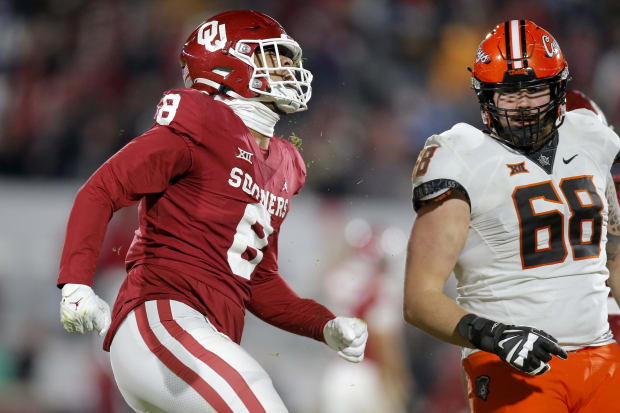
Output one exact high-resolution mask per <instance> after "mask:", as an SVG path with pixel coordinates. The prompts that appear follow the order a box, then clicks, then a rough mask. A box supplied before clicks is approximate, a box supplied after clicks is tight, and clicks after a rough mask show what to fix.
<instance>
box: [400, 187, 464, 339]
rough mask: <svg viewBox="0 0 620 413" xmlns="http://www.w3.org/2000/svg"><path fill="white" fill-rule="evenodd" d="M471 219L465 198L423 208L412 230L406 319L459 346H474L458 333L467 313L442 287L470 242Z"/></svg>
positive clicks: (406, 283)
mask: <svg viewBox="0 0 620 413" xmlns="http://www.w3.org/2000/svg"><path fill="white" fill-rule="evenodd" d="M469 219H470V212H469V204H468V203H467V202H466V201H465V200H464V199H462V198H456V199H447V200H445V201H444V202H441V203H434V204H427V205H426V206H423V207H422V208H421V209H420V210H419V211H418V216H417V218H416V220H415V222H414V225H413V228H412V230H411V237H410V239H409V245H408V247H407V248H408V251H407V263H406V273H405V297H404V316H405V320H406V321H407V322H409V323H411V324H413V325H414V326H416V327H418V328H420V329H422V330H424V331H426V332H427V333H429V334H431V335H433V336H435V337H437V338H438V339H440V340H443V341H445V342H448V343H452V344H456V345H460V346H471V344H470V343H469V342H468V341H466V340H465V339H464V338H463V337H461V336H460V335H459V333H458V332H457V330H456V325H457V324H458V322H459V320H460V319H461V318H462V317H463V316H464V315H466V314H467V313H466V311H465V310H464V309H462V308H461V307H460V306H458V305H457V304H456V303H455V302H454V301H453V300H452V299H451V298H450V297H448V296H446V295H444V294H443V288H444V285H445V282H446V280H447V279H448V277H449V276H450V273H451V272H452V270H453V269H454V266H455V265H456V263H457V260H458V257H459V254H460V252H461V250H462V249H463V246H464V244H465V241H466V239H467V234H468V231H469Z"/></svg>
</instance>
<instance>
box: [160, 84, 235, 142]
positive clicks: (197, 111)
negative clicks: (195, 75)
mask: <svg viewBox="0 0 620 413" xmlns="http://www.w3.org/2000/svg"><path fill="white" fill-rule="evenodd" d="M155 122H156V123H158V124H160V125H163V126H167V127H169V128H170V129H172V130H174V131H175V132H177V133H180V134H183V135H187V136H188V137H189V138H190V139H192V140H193V141H195V142H202V141H204V140H205V139H207V138H206V137H208V136H210V135H211V134H213V133H214V132H216V131H225V130H227V129H230V128H231V125H236V124H237V123H239V122H240V120H239V119H238V118H237V117H236V116H235V114H234V113H233V112H232V110H230V108H229V107H228V106H226V105H225V104H224V103H221V102H217V101H215V100H214V99H213V97H212V96H210V95H209V94H207V93H205V92H202V91H199V90H196V89H172V90H168V91H166V92H164V94H163V96H162V98H161V100H160V101H159V104H158V105H157V110H156V112H155Z"/></svg>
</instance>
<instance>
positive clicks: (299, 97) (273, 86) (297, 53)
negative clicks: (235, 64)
mask: <svg viewBox="0 0 620 413" xmlns="http://www.w3.org/2000/svg"><path fill="white" fill-rule="evenodd" d="M251 50H254V53H253V54H252V55H248V52H249V51H251ZM230 54H231V55H232V56H234V57H236V58H238V59H240V60H242V61H243V62H245V63H246V64H248V65H249V66H251V68H252V74H251V76H250V81H249V90H250V91H252V92H254V93H256V94H258V95H259V96H258V98H256V100H259V101H261V102H273V103H274V104H275V106H276V107H277V108H278V109H279V110H280V111H282V112H284V113H294V112H300V111H303V110H306V109H308V101H309V100H310V97H311V96H312V87H311V86H310V83H311V82H312V73H310V71H309V70H307V69H304V68H303V65H302V58H301V48H300V47H299V45H298V44H297V42H295V41H294V40H291V39H286V38H281V39H261V40H239V41H238V42H237V44H236V46H235V48H234V49H232V50H231V51H230ZM282 56H285V57H288V58H289V59H290V60H291V61H292V65H286V66H285V65H282V59H281V57H282Z"/></svg>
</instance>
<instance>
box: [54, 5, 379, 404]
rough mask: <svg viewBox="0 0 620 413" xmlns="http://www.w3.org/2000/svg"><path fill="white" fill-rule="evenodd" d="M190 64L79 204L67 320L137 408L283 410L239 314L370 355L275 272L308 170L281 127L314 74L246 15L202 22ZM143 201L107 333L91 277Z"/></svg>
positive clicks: (306, 95)
mask: <svg viewBox="0 0 620 413" xmlns="http://www.w3.org/2000/svg"><path fill="white" fill-rule="evenodd" d="M181 65H182V68H183V79H184V81H185V85H186V86H187V88H185V89H176V90H170V91H168V92H165V93H164V95H163V97H162V98H161V101H160V102H159V105H158V107H157V111H156V114H155V124H154V125H153V127H152V128H151V129H150V130H148V131H147V132H146V133H144V134H143V135H142V136H140V137H138V138H136V139H134V140H133V141H132V142H130V143H129V144H128V145H127V146H125V147H124V148H123V149H121V150H120V151H119V152H118V153H117V154H115V155H114V156H113V157H111V158H110V159H109V160H108V161H106V162H105V163H104V164H103V165H102V166H101V167H100V168H99V169H98V170H97V171H96V172H95V173H94V174H93V176H91V177H90V179H89V180H88V181H87V182H86V183H85V184H84V186H83V187H82V188H81V189H80V190H79V192H78V194H77V196H76V199H75V203H74V205H73V209H72V211H71V215H70V217H69V222H68V226H67V234H66V239H65V245H64V250H63V253H62V258H61V264H60V275H59V277H58V286H59V287H62V300H61V321H62V324H63V325H64V327H65V329H67V330H68V331H70V332H80V333H83V332H85V331H92V330H95V331H98V332H99V333H100V334H101V335H105V340H104V344H103V347H104V349H105V350H108V351H110V359H111V364H112V370H113V372H114V377H115V379H116V382H117V384H118V387H119V389H120V391H121V393H122V394H123V396H124V398H125V400H126V401H127V403H128V404H129V405H130V406H131V407H132V408H133V409H134V410H136V411H140V412H151V411H157V412H161V411H165V412H179V411H183V412H198V411H200V412H206V411H208V412H220V413H221V412H241V411H249V412H253V413H254V412H270V413H271V412H285V411H287V410H286V407H285V406H284V404H283V402H282V400H281V399H280V397H279V395H278V394H277V393H276V391H275V390H274V388H273V385H272V383H271V380H270V378H269V376H268V375H267V373H266V372H265V371H264V370H263V368H262V367H261V366H260V365H259V364H258V363H257V362H256V361H255V360H254V359H253V358H252V357H251V356H250V355H249V354H248V353H247V352H245V351H244V350H243V349H242V348H241V347H240V346H239V343H240V341H241V334H242V331H243V322H244V315H245V310H246V309H248V310H250V311H251V312H252V313H253V314H255V315H256V316H258V317H259V318H261V319H262V320H264V321H266V322H268V323H270V324H273V325H274V326H277V327H280V328H282V329H285V330H287V331H290V332H292V333H295V334H299V335H304V336H307V337H311V338H314V339H315V340H318V341H321V342H325V343H326V344H327V345H329V347H331V348H333V349H334V350H336V351H338V354H339V355H340V356H341V357H343V358H345V359H346V360H348V361H351V362H359V361H361V360H362V358H363V355H364V348H365V344H366V338H367V335H368V334H367V330H366V324H365V323H364V322H363V321H362V320H360V319H357V318H348V317H335V316H334V315H333V314H332V313H331V312H330V311H329V310H328V309H327V308H325V307H323V306H322V305H320V304H318V303H316V302H315V301H313V300H309V299H303V298H300V297H299V296H297V295H296V294H295V293H294V292H293V291H292V290H291V289H290V288H289V286H288V285H287V284H286V282H285V281H284V280H283V279H282V277H281V276H280V274H279V271H278V263H277V251H278V233H279V230H280V226H281V225H282V222H283V221H284V218H285V217H286V215H287V214H288V213H289V211H290V208H291V198H292V196H293V195H295V194H296V193H297V192H299V190H300V189H301V187H302V186H303V184H304V181H305V176H306V168H305V165H304V162H303V160H302V158H301V156H300V155H299V153H298V152H297V150H296V149H295V147H294V146H293V145H292V144H290V143H289V142H287V141H284V140H282V139H278V138H273V134H274V133H273V130H274V126H275V124H276V123H277V121H278V120H279V119H280V117H281V116H282V115H284V114H289V113H294V112H298V111H302V110H305V109H307V103H308V101H309V99H310V95H311V86H310V83H311V80H312V75H311V73H310V72H309V71H308V70H306V69H304V68H303V66H302V55H301V48H300V47H299V45H298V44H297V42H295V41H294V40H293V39H292V38H291V37H290V36H289V35H288V34H286V32H285V31H284V29H283V28H282V26H280V24H278V22H276V21H275V20H273V19H272V18H270V17H268V16H266V15H264V14H261V13H258V12H255V11H250V10H241V11H231V12H226V13H222V14H219V15H217V16H214V17H212V18H210V19H208V20H206V21H204V22H203V23H201V24H200V25H199V26H198V28H197V29H196V30H195V31H194V32H193V33H192V34H191V35H190V36H189V37H188V39H187V42H186V43H185V45H184V46H183V49H182V52H181ZM135 202H140V204H139V229H138V230H137V231H136V233H135V237H134V240H133V243H132V245H131V247H130V248H129V251H128V253H127V257H126V267H127V271H128V276H127V278H126V279H125V282H124V283H123V285H122V286H121V288H120V291H119V293H118V297H117V299H116V302H115V304H114V308H113V310H112V314H111V324H110V311H109V309H108V305H107V304H106V303H105V302H104V301H103V300H101V299H100V298H99V297H98V296H97V295H96V294H95V293H94V291H93V290H92V288H91V285H92V281H93V271H94V268H95V262H96V260H97V256H98V255H99V250H100V247H101V243H102V240H103V238H104V234H105V231H106V226H107V223H108V221H109V219H110V217H111V216H112V214H113V213H114V211H116V210H118V209H119V208H122V207H124V206H127V205H130V204H133V203H135ZM106 331H107V334H106Z"/></svg>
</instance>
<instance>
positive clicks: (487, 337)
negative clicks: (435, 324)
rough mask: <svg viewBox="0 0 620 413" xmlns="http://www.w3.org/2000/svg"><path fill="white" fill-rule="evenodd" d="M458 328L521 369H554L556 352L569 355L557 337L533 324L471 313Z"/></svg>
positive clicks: (535, 372)
mask: <svg viewBox="0 0 620 413" xmlns="http://www.w3.org/2000/svg"><path fill="white" fill-rule="evenodd" d="M457 328H458V330H459V333H460V334H461V335H462V336H463V337H465V338H467V339H468V340H469V341H470V342H471V343H472V344H473V345H474V346H476V347H477V348H479V349H481V350H484V351H488V352H490V353H495V354H497V355H498V356H499V358H501V359H502V360H503V361H505V362H506V363H508V364H510V365H511V366H513V367H514V368H516V369H517V370H520V371H522V372H524V373H527V374H530V375H532V376H538V375H540V374H543V373H546V372H547V371H549V370H550V369H551V365H550V364H549V361H550V360H551V357H552V355H555V356H557V357H559V358H561V359H562V360H566V359H567V358H568V354H567V353H566V351H564V350H563V349H562V347H560V346H559V345H558V341H557V340H556V339H555V337H553V336H551V335H550V334H547V333H545V332H544V331H542V330H537V329H535V328H532V327H524V326H514V325H506V324H502V323H497V322H495V321H492V320H488V319H486V318H482V317H477V316H475V315H474V314H468V315H466V316H464V317H463V318H462V319H461V321H459V324H458V326H457Z"/></svg>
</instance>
